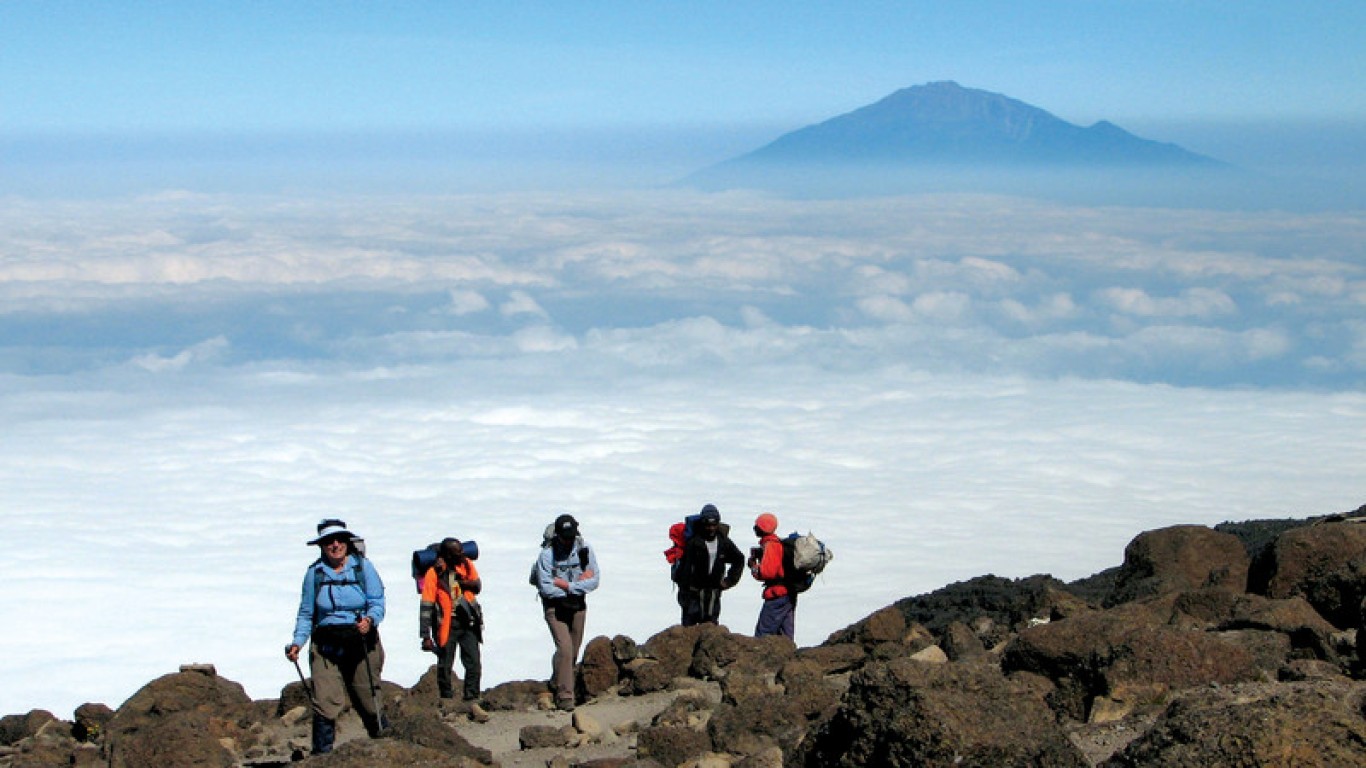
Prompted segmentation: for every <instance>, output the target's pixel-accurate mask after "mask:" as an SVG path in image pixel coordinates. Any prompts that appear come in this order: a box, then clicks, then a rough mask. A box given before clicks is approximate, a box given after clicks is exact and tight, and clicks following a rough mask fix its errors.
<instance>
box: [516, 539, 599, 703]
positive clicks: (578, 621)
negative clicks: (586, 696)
mask: <svg viewBox="0 0 1366 768" xmlns="http://www.w3.org/2000/svg"><path fill="white" fill-rule="evenodd" d="M547 534H548V540H547V541H546V543H545V544H543V545H542V549H541V554H540V556H539V557H537V558H536V563H535V565H534V566H533V568H532V575H533V577H534V579H535V584H536V591H537V592H539V593H540V595H541V608H542V610H543V611H544V612H545V623H546V626H547V627H549V628H550V637H551V638H552V639H553V640H554V641H555V655H554V657H553V661H552V664H551V667H552V669H551V682H552V683H553V684H554V686H555V704H556V706H557V707H558V708H559V709H562V710H565V711H572V710H573V709H574V703H575V696H574V663H575V662H576V661H577V660H578V658H579V647H580V646H582V645H583V627H584V621H585V619H586V618H587V616H588V601H587V600H586V599H585V598H586V596H587V595H588V593H589V592H592V591H593V590H595V589H597V588H598V574H599V571H598V558H597V555H596V554H594V553H593V549H592V547H590V546H588V543H587V542H585V541H584V540H583V537H582V536H580V535H579V523H578V521H577V520H575V519H574V518H573V517H572V516H570V515H560V516H559V517H557V518H555V523H554V525H553V527H552V529H551V530H549V531H547Z"/></svg>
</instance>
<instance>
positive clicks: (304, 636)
mask: <svg viewBox="0 0 1366 768" xmlns="http://www.w3.org/2000/svg"><path fill="white" fill-rule="evenodd" d="M358 563H359V565H360V573H359V574H357V573H356V565H357V564H358ZM366 616H369V617H370V621H371V622H373V623H374V624H375V626H379V623H380V622H381V621H383V620H384V582H383V581H381V580H380V578H379V571H376V570H375V566H374V565H372V564H371V563H370V560H369V559H368V558H364V557H360V558H358V557H356V556H355V555H347V556H346V561H345V562H343V563H342V569H341V572H340V573H338V572H337V571H334V570H332V569H331V568H329V567H328V566H327V564H326V563H325V562H323V561H322V560H321V559H319V560H318V561H317V562H315V563H313V565H311V566H309V568H308V570H307V571H305V572H304V584H303V589H302V591H301V593H300V595H299V616H298V618H297V619H296V620H295V622H294V644H295V645H299V646H302V645H303V644H304V643H306V642H308V638H309V635H311V634H313V628H314V627H316V626H321V625H343V624H355V623H356V622H357V621H360V620H361V618H363V617H366Z"/></svg>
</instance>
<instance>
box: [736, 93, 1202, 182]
mask: <svg viewBox="0 0 1366 768" xmlns="http://www.w3.org/2000/svg"><path fill="white" fill-rule="evenodd" d="M794 164H796V165H803V166H825V167H839V166H845V167H847V166H861V167H870V166H872V167H876V168H879V169H883V170H885V169H887V168H894V167H902V166H907V165H910V166H926V165H933V166H962V167H973V168H976V169H983V168H987V169H989V168H992V167H1008V168H1012V169H1016V170H1018V169H1024V168H1080V167H1124V168H1147V169H1151V168H1158V167H1199V166H1203V167H1212V166H1217V165H1219V164H1218V163H1217V162H1216V161H1213V160H1210V159H1209V158H1205V157H1202V156H1200V155H1196V154H1194V153H1192V152H1188V151H1186V150H1184V149H1181V148H1180V147H1177V146H1175V145H1173V144H1163V143H1159V142H1155V141H1148V140H1146V139H1142V138H1139V137H1137V136H1135V135H1133V134H1131V133H1129V132H1128V131H1125V130H1124V129H1122V128H1120V127H1119V126H1117V125H1115V124H1113V123H1110V122H1107V121H1100V122H1098V123H1096V124H1094V125H1092V126H1090V127H1085V128H1084V127H1082V126H1079V125H1074V124H1072V123H1069V122H1067V121H1065V120H1062V119H1061V118H1058V117H1056V116H1054V115H1053V114H1051V113H1049V112H1047V111H1045V110H1043V109H1040V108H1039V107H1035V106H1032V105H1030V104H1026V103H1024V102H1022V101H1018V100H1016V99H1012V98H1010V97H1008V96H1004V95H1002V94H999V93H993V92H990V91H984V90H978V89H975V88H966V87H964V86H962V85H959V84H958V83H957V82H955V81H952V80H941V81H936V82H931V83H926V84H924V85H916V86H911V87H908V88H902V89H900V90H898V91H896V92H894V93H892V94H890V95H888V96H886V97H884V98H882V99H880V100H879V101H876V102H874V103H872V104H869V105H867V106H864V107H860V108H859V109H856V110H854V111H852V112H848V113H846V114H843V115H838V116H836V117H833V118H830V119H829V120H826V121H824V122H821V123H818V124H815V125H809V126H806V127H805V128H801V129H799V130H796V131H793V132H791V133H788V134H785V135H783V136H780V137H779V138H778V139H776V140H774V141H773V142H771V143H770V144H768V145H766V146H764V147H761V148H759V149H757V150H755V151H753V152H751V153H749V154H747V155H743V156H741V157H738V158H735V159H734V160H731V161H728V162H727V163H724V164H722V167H729V169H730V170H733V171H738V170H743V169H744V168H746V167H749V168H761V167H765V166H791V165H794Z"/></svg>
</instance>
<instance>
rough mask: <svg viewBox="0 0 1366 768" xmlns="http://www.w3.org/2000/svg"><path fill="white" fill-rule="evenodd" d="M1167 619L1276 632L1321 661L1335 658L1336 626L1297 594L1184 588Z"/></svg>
mask: <svg viewBox="0 0 1366 768" xmlns="http://www.w3.org/2000/svg"><path fill="white" fill-rule="evenodd" d="M1171 623H1172V624H1173V625H1175V626H1181V627H1186V628H1199V629H1209V630H1216V631H1220V632H1227V631H1234V630H1243V629H1252V630H1262V631H1269V632H1280V633H1282V634H1284V635H1285V636H1286V637H1287V638H1289V639H1290V641H1291V645H1292V648H1294V649H1295V650H1298V651H1303V652H1305V653H1308V654H1312V655H1313V656H1314V657H1315V658H1318V659H1323V660H1325V661H1335V660H1336V658H1337V652H1336V650H1335V649H1334V647H1333V634H1334V633H1335V632H1336V631H1337V630H1336V629H1335V628H1334V627H1333V625H1332V624H1329V623H1328V622H1327V621H1326V620H1325V619H1324V618H1323V617H1322V616H1321V615H1319V613H1318V611H1316V610H1314V608H1313V606H1311V605H1309V603H1308V602H1307V601H1305V600H1304V599H1303V598H1300V597H1291V598H1285V599H1281V600H1273V599H1270V598H1266V597H1262V596H1261V595H1253V594H1241V595H1235V594H1231V593H1228V592H1224V591H1222V590H1201V591H1198V592H1187V593H1184V594H1181V595H1178V596H1177V598H1176V600H1175V601H1174V602H1173V603H1172V619H1171Z"/></svg>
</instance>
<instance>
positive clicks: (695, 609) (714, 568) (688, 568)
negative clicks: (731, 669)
mask: <svg viewBox="0 0 1366 768" xmlns="http://www.w3.org/2000/svg"><path fill="white" fill-rule="evenodd" d="M695 526H696V530H694V531H693V535H692V538H691V539H689V540H688V541H687V543H686V544H685V545H684V547H683V557H682V558H680V559H679V561H678V564H677V565H678V567H677V568H675V569H674V573H673V579H674V582H675V583H676V584H678V605H679V606H680V607H681V608H682V609H683V619H682V621H683V626H685V627H691V626H693V625H694V624H715V623H716V622H717V620H718V619H720V617H721V592H722V591H724V590H727V589H730V588H731V587H733V586H735V585H736V584H738V583H739V582H740V574H741V573H742V571H743V569H744V565H745V558H744V555H742V554H740V548H739V547H737V546H735V544H734V542H732V541H731V540H730V537H729V536H727V535H726V533H725V531H723V530H722V526H721V513H720V511H718V510H717V509H716V507H715V506H714V505H712V504H708V505H706V506H705V507H703V508H702V512H701V513H700V514H699V516H698V519H697V522H696V523H695Z"/></svg>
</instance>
